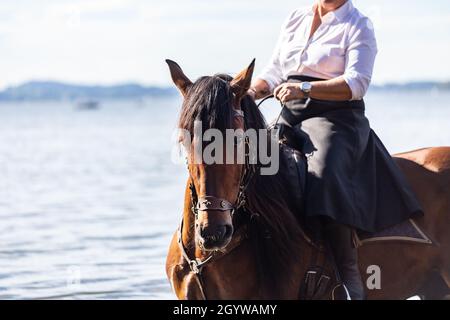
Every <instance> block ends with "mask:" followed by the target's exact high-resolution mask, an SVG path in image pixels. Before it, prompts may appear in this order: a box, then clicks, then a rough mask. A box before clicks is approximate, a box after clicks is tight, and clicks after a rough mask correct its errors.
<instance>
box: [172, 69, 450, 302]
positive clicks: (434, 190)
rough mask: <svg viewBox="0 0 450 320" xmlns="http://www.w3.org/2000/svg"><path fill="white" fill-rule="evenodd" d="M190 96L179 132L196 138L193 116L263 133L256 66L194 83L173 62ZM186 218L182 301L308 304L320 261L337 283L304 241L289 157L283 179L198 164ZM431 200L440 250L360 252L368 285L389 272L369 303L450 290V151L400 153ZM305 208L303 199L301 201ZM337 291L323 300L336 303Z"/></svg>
mask: <svg viewBox="0 0 450 320" xmlns="http://www.w3.org/2000/svg"><path fill="white" fill-rule="evenodd" d="M166 62H167V63H168V65H169V69H170V74H171V77H172V80H173V82H174V84H175V85H176V87H177V88H178V89H179V91H180V92H181V94H182V95H183V106H182V111H181V116H180V120H179V127H180V128H183V129H185V130H188V131H189V132H191V133H192V131H193V127H194V120H195V119H197V120H198V119H200V120H202V124H203V129H207V128H214V129H217V130H220V131H222V132H223V131H224V130H226V129H230V128H231V129H248V128H253V129H262V128H267V124H266V122H265V119H264V117H263V116H262V114H261V113H260V112H259V110H258V107H257V105H256V104H255V102H254V101H253V99H252V98H251V97H250V96H248V95H247V90H248V89H249V87H250V84H251V80H252V75H253V70H254V61H253V62H252V63H251V64H250V66H248V67H247V68H245V69H244V70H243V71H242V72H240V73H239V74H238V75H237V76H236V77H234V78H232V77H230V76H227V75H220V74H219V75H215V76H207V77H201V78H199V79H198V80H197V81H195V82H192V81H191V80H189V78H188V77H187V76H186V75H185V74H184V72H183V70H182V69H181V67H180V66H179V65H178V64H177V63H175V62H173V61H171V60H166ZM196 143H199V142H198V141H197V142H195V141H192V144H191V146H190V148H191V149H190V150H187V158H188V160H189V161H188V171H189V178H188V181H187V184H186V190H185V194H184V211H183V215H182V222H181V224H180V227H179V228H178V230H177V231H176V232H175V233H174V235H173V238H172V240H171V243H170V247H169V252H168V255H167V259H166V273H167V276H168V279H169V281H170V283H171V286H172V289H173V290H174V292H175V294H176V296H177V298H178V299H182V300H203V299H213V300H253V299H257V300H264V299H277V300H284V299H285V300H296V299H301V298H302V294H301V292H302V287H304V285H305V281H304V280H305V275H306V274H307V271H308V270H309V267H310V265H311V261H312V260H313V259H322V260H323V261H322V265H323V268H324V270H325V272H327V274H329V275H330V277H331V283H338V278H337V277H338V276H337V275H336V274H335V273H334V271H333V270H334V269H333V266H332V262H330V261H329V260H328V259H326V258H325V255H324V254H323V252H321V248H320V247H318V246H317V245H316V244H315V243H313V242H311V241H310V240H308V237H305V231H304V228H302V225H301V223H300V222H299V219H298V216H299V212H301V210H302V206H301V204H299V201H298V200H295V199H298V198H299V194H300V193H301V190H299V189H298V188H294V187H293V185H292V181H289V179H288V178H289V175H288V166H289V162H288V161H287V157H286V155H285V153H283V152H281V151H280V166H279V170H278V172H277V173H276V174H275V175H262V174H260V172H258V170H255V165H249V164H248V163H247V162H246V163H244V164H237V163H236V164H228V163H227V164H212V165H206V164H203V163H195V162H194V161H192V153H193V148H194V147H195V146H194V145H195V144H196ZM393 157H394V159H395V161H396V163H397V164H398V166H399V167H400V168H401V170H402V171H403V173H404V174H405V176H406V178H407V180H408V182H409V183H410V184H411V186H412V188H413V190H414V192H415V193H416V195H417V197H418V199H419V202H420V203H421V204H422V206H423V209H424V212H425V215H423V216H420V217H417V218H415V223H416V224H417V225H418V226H420V228H421V229H422V230H423V231H424V232H425V233H426V234H427V235H428V236H429V238H430V239H432V242H433V244H417V243H409V242H395V241H392V242H373V243H370V244H366V245H363V246H361V247H359V248H358V254H359V264H360V271H361V274H362V276H363V280H364V282H367V281H369V277H370V273H368V271H369V270H370V266H374V265H375V266H378V267H379V268H380V270H381V280H380V281H381V283H380V286H378V287H376V288H372V289H371V290H366V291H367V298H368V299H407V298H408V297H412V296H415V295H420V296H421V297H422V298H424V299H441V298H444V297H445V296H446V295H448V294H450V232H449V231H450V147H433V148H425V149H421V150H416V151H411V152H406V153H401V154H397V155H394V156H393ZM300 202H301V201H300ZM335 289H336V287H333V286H328V288H327V289H326V290H324V291H323V292H321V293H320V295H318V296H315V297H314V299H320V300H329V299H333V298H335V297H334V290H335Z"/></svg>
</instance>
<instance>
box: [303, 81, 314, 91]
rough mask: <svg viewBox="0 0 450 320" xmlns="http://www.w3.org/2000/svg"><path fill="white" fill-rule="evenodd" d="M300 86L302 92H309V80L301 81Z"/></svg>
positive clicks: (310, 86)
mask: <svg viewBox="0 0 450 320" xmlns="http://www.w3.org/2000/svg"><path fill="white" fill-rule="evenodd" d="M301 88H302V91H303V92H310V91H311V88H312V85H311V83H309V82H302V85H301Z"/></svg>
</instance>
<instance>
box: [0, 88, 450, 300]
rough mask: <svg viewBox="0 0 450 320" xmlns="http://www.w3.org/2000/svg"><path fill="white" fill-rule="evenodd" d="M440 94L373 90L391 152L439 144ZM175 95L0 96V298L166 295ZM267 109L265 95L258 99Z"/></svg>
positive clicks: (372, 103)
mask: <svg viewBox="0 0 450 320" xmlns="http://www.w3.org/2000/svg"><path fill="white" fill-rule="evenodd" d="M449 101H450V93H439V92H434V93H433V92H430V93H414V92H408V93H383V92H374V93H371V94H369V96H368V97H367V99H366V104H367V114H368V117H369V119H370V120H371V123H372V127H373V128H374V129H375V130H376V131H377V133H378V135H379V136H380V137H381V139H382V140H383V141H384V142H385V144H386V146H387V147H388V149H389V150H390V151H391V152H400V151H406V150H410V149H415V148H420V147H424V146H437V145H450V108H449ZM179 105H180V100H179V99H178V98H170V99H154V100H146V101H140V102H104V103H103V104H102V105H101V108H100V109H99V110H95V111H79V110H76V109H75V108H74V106H73V105H72V104H70V103H54V102H51V103H16V104H9V103H3V104H0V298H1V299H24V298H26V299H38V298H67V299H173V298H174V295H173V294H172V292H171V289H170V286H169V282H168V281H167V279H166V276H165V272H164V262H165V255H166V252H167V247H168V244H169V240H170V237H171V235H172V233H173V232H174V231H175V229H176V227H177V225H178V223H179V218H180V215H181V209H182V202H183V189H184V183H185V181H186V170H185V167H184V165H180V164H174V163H172V161H171V160H170V154H171V151H172V147H173V143H172V139H171V137H172V132H173V130H174V128H175V126H176V119H177V115H178V112H179ZM263 111H264V113H265V114H266V115H267V116H268V118H270V119H272V118H274V117H275V116H276V114H277V112H278V111H279V109H278V106H277V104H276V103H274V102H270V103H267V104H266V105H264V107H263Z"/></svg>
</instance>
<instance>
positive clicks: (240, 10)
mask: <svg viewBox="0 0 450 320" xmlns="http://www.w3.org/2000/svg"><path fill="white" fill-rule="evenodd" d="M312 2H313V0H296V1H294V0H279V1H273V0H272V1H269V0H258V1H255V0H226V1H211V0H39V1H35V0H14V1H1V2H0V75H1V76H0V88H5V87H7V86H10V85H17V84H20V83H23V82H25V81H29V80H38V79H40V80H57V81H65V82H73V83H80V84H114V83H123V82H139V83H142V84H145V85H161V86H165V85H168V84H170V77H169V74H168V72H167V67H166V65H165V63H164V60H165V59H166V58H170V59H173V60H175V61H177V62H178V63H179V64H180V65H181V66H182V67H183V69H184V70H185V73H186V74H187V75H188V76H190V77H191V78H192V79H195V78H197V77H199V76H202V75H209V74H214V73H218V72H226V73H230V74H234V73H237V72H239V71H240V70H241V69H243V68H244V67H245V66H247V65H248V64H249V63H250V61H251V60H252V59H253V58H256V59H257V72H258V71H259V70H261V69H262V68H263V67H264V65H265V64H266V63H267V62H268V60H269V58H270V56H271V53H272V50H273V47H274V45H275V43H276V40H277V37H278V34H279V30H280V27H281V24H282V22H283V21H284V20H285V18H286V17H287V16H288V14H289V13H290V12H291V11H292V10H293V9H295V8H298V7H303V6H307V5H310V4H311V3H312ZM353 3H354V4H355V6H356V7H357V8H358V9H359V10H360V11H361V12H362V13H364V14H365V15H367V16H369V17H370V18H371V19H372V21H373V23H374V25H375V32H376V36H377V41H378V47H379V54H378V57H377V61H376V65H375V71H374V75H373V82H374V83H377V84H382V83H386V82H405V81H416V80H442V81H448V80H450V63H449V56H450V1H448V0H432V1H423V0H409V1H408V0H396V1H392V0H377V1H373V0H353Z"/></svg>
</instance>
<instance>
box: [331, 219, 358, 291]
mask: <svg viewBox="0 0 450 320" xmlns="http://www.w3.org/2000/svg"><path fill="white" fill-rule="evenodd" d="M324 233H325V238H326V240H327V241H328V242H329V245H330V248H331V250H332V254H333V256H334V259H335V261H336V266H337V268H338V272H339V275H340V277H341V280H342V282H343V283H344V285H345V287H346V288H347V290H348V293H349V295H350V298H351V299H352V300H364V299H365V298H366V295H365V291H364V285H363V282H362V279H361V274H360V272H359V267H358V251H357V249H356V248H354V247H353V245H352V229H351V228H350V227H348V226H346V225H342V224H337V223H334V222H333V223H327V224H326V225H325V227H324Z"/></svg>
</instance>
